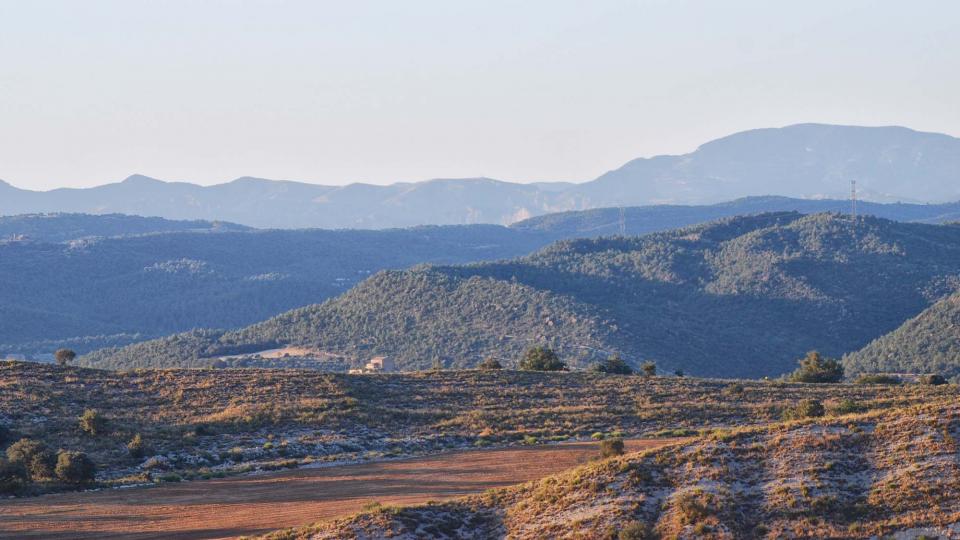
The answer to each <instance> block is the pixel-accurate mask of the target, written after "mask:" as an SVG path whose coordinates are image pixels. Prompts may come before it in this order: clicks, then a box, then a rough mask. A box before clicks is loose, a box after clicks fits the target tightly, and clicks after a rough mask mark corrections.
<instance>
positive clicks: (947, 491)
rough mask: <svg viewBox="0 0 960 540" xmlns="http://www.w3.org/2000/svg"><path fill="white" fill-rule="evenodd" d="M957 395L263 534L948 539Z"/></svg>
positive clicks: (717, 438)
mask: <svg viewBox="0 0 960 540" xmlns="http://www.w3.org/2000/svg"><path fill="white" fill-rule="evenodd" d="M958 426H960V407H958V406H957V404H956V403H955V402H941V403H938V404H936V405H929V406H926V407H913V408H910V409H903V410H897V411H887V412H882V413H874V414H868V415H861V416H845V417H840V418H830V419H819V420H816V421H809V420H808V421H805V422H799V423H787V424H780V425H777V424H774V425H771V426H764V427H762V428H751V429H743V430H737V431H732V432H731V431H718V432H716V433H715V434H713V435H712V436H709V437H703V438H699V439H697V440H695V441H692V442H689V443H685V444H679V445H674V446H669V447H666V448H661V449H656V450H651V451H648V452H642V453H635V454H628V455H625V456H622V457H617V458H613V459H607V460H603V461H599V462H597V463H593V464H589V465H585V466H582V467H578V468H576V469H573V470H571V471H569V472H566V473H561V474H557V475H554V476H551V477H547V478H544V479H542V480H535V481H532V482H528V483H526V484H523V485H520V486H516V487H511V488H501V489H496V490H490V491H487V492H486V493H483V494H481V495H474V496H469V497H464V498H461V499H456V500H453V501H450V502H438V503H433V504H425V505H415V506H407V507H403V506H400V507H376V506H374V507H373V509H372V510H368V511H366V512H363V513H361V514H359V515H356V516H352V517H349V518H345V519H341V520H336V521H332V522H326V523H319V524H317V525H315V526H313V527H305V528H301V529H294V530H287V531H281V532H278V533H275V534H272V535H268V536H266V537H265V538H269V539H272V540H280V539H283V540H294V539H298V540H306V539H309V540H328V539H335V538H336V539H341V538H350V539H368V538H370V539H372V538H387V537H389V538H420V537H429V538H436V539H452V538H517V539H534V538H564V539H577V538H611V539H617V538H619V539H621V540H634V539H636V540H643V539H646V538H688V539H692V538H710V539H728V538H757V539H759V538H818V539H819V538H851V539H852V538H864V539H866V538H916V539H921V538H953V537H954V535H955V531H956V530H957V528H958V526H960V502H958V501H960V481H958V478H960V465H958V463H960V452H958V448H957V444H956V440H957V438H958V437H960V429H958Z"/></svg>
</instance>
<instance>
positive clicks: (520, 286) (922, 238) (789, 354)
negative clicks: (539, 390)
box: [84, 213, 960, 377]
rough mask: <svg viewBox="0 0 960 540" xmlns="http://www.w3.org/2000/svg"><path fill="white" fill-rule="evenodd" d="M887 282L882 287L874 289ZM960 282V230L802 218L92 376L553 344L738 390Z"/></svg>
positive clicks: (163, 353)
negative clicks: (259, 358) (312, 350)
mask: <svg viewBox="0 0 960 540" xmlns="http://www.w3.org/2000/svg"><path fill="white" fill-rule="evenodd" d="M877 268H883V269H884V272H882V273H878V272H877V271H876V269H877ZM958 273H960V226H934V225H919V224H902V223H895V222H890V221H886V220H881V219H876V218H860V220H859V221H858V223H857V226H856V234H854V233H853V230H852V226H851V221H850V219H849V218H848V217H842V216H836V215H827V214H817V215H810V216H802V215H799V214H795V213H781V214H765V215H761V216H753V217H740V218H733V219H727V220H722V221H719V222H715V223H711V224H706V225H701V226H696V227H690V228H686V229H679V230H676V231H670V232H666V233H658V234H652V235H648V236H644V237H632V238H600V239H580V240H567V241H563V242H558V243H556V244H553V245H551V246H549V247H547V248H545V249H543V250H541V251H539V252H537V253H534V254H533V255H530V256H528V257H524V258H521V259H515V260H513V261H502V262H493V263H483V264H475V265H470V266H437V267H421V268H416V269H412V270H409V271H405V272H384V273H380V274H378V275H376V276H374V277H372V278H371V279H369V280H368V281H366V282H364V283H362V284H360V285H359V286H357V287H356V288H354V289H353V290H351V291H349V292H347V293H346V294H344V295H342V296H340V297H337V298H335V299H332V300H329V301H327V302H326V303H324V304H320V305H316V306H310V307H306V308H301V309H299V310H295V311H292V312H289V313H286V314H283V315H280V316H278V317H276V318H273V319H271V320H268V321H265V322H263V323H259V324H256V325H253V326H250V327H248V328H245V329H242V330H239V331H235V332H207V333H194V334H191V335H185V336H173V337H171V338H165V339H163V340H158V341H153V342H147V343H144V344H140V345H135V346H132V347H128V348H125V349H121V350H105V351H100V352H98V353H95V354H92V355H90V356H88V357H87V358H85V359H84V361H85V362H89V363H90V364H92V365H97V366H105V367H131V366H138V365H183V363H185V362H187V363H194V364H201V365H202V364H204V363H206V364H210V363H212V362H213V360H212V359H213V357H216V356H220V355H225V354H232V353H236V352H242V351H255V350H258V349H268V348H272V347H275V346H277V345H305V346H311V347H316V348H318V349H320V350H323V351H327V352H331V353H336V354H341V355H346V356H347V357H352V358H354V359H363V358H366V357H368V356H372V355H375V354H387V355H392V356H394V357H395V358H396V359H397V360H398V362H399V363H400V365H401V366H402V367H404V368H406V369H417V368H420V369H422V368H427V367H430V365H431V364H433V363H434V362H435V361H441V362H443V363H444V365H447V366H453V367H463V366H471V365H475V364H476V363H477V362H478V361H479V360H480V359H481V358H483V357H484V356H487V355H492V356H497V357H500V358H503V359H504V360H505V361H506V362H508V364H509V363H512V362H513V361H515V359H516V358H517V357H519V355H520V353H521V352H522V350H524V349H525V348H527V347H528V346H530V345H531V344H548V345H550V346H552V347H554V348H556V349H557V350H558V351H559V352H560V353H561V354H562V355H563V356H564V357H565V358H566V359H567V360H568V361H570V362H572V363H573V364H574V365H579V366H584V365H586V364H588V363H590V362H592V361H594V360H596V359H597V358H600V357H603V356H605V355H606V354H608V353H610V352H614V351H616V352H620V353H621V354H623V355H624V356H625V357H626V358H627V359H628V360H629V361H632V362H634V363H638V362H639V361H640V360H643V359H654V360H657V361H658V362H660V365H661V368H665V369H670V370H672V369H674V368H681V369H684V370H686V371H687V372H688V373H694V374H700V375H717V376H726V377H758V376H763V375H778V374H780V373H783V372H785V371H787V370H789V369H792V368H793V367H794V365H795V359H796V358H798V357H799V356H801V355H802V354H803V353H804V352H805V351H807V350H810V349H819V350H821V351H822V352H824V353H825V354H828V355H840V354H843V353H844V352H848V351H851V350H856V349H859V348H860V347H862V346H864V345H865V344H866V343H868V342H869V341H870V340H872V339H874V338H876V337H877V336H879V335H882V334H884V333H886V332H889V331H891V330H893V329H894V328H896V327H897V326H899V325H900V324H902V322H903V321H904V320H906V319H907V318H909V317H912V316H914V315H915V314H917V313H919V312H920V311H922V310H923V309H924V308H926V307H927V306H928V305H929V303H930V302H931V301H932V299H934V298H936V297H937V296H938V295H940V294H943V292H944V288H946V287H948V286H950V285H949V280H950V279H951V278H952V277H953V276H956V275H957V274H958Z"/></svg>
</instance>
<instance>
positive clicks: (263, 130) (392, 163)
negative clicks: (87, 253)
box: [0, 0, 960, 190]
mask: <svg viewBox="0 0 960 540" xmlns="http://www.w3.org/2000/svg"><path fill="white" fill-rule="evenodd" d="M957 21H960V2H956V1H955V0H911V1H910V2H902V1H880V0H873V1H867V0H863V1H858V0H843V1H837V0H830V1H820V0H804V1H789V2H788V1H772V0H762V1H761V0H757V1H741V0H726V1H724V2H716V1H684V0H663V1H629V2H628V1H614V0H611V1H605V0H596V1H566V0H549V1H537V0H524V1H520V2H518V1H501V0H481V1H475V2H474V1H467V0H462V1H460V0H437V1H417V0H405V1H403V2H398V1H395V0H390V1H382V2H380V1H363V0H343V1H340V2H326V1H279V0H276V1H266V0H263V1H247V2H243V1H220V0H206V1H201V0H166V1H146V0H116V1H107V0H85V1H83V2H80V1H75V0H69V1H47V0H30V1H23V0H0V179H3V180H5V181H7V182H9V183H11V184H13V185H16V186H18V187H21V188H28V189H43V190H45V189H51V188H55V187H62V186H74V187H82V186H92V185H99V184H104V183H108V182H115V181H119V180H122V179H123V178H125V177H126V176H128V175H130V174H133V173H141V174H146V175H148V176H153V177H156V178H161V179H165V180H186V181H191V182H195V183H199V184H215V183H221V182H225V181H229V180H232V179H234V178H237V177H241V176H256V177H262V178H273V179H291V180H301V181H306V182H314V183H322V184H346V183H351V182H360V181H362V182H370V183H376V184H386V183H391V182H396V181H413V180H423V179H429V178H452V177H476V176H487V177H492V178H498V179H503V180H510V181H519V182H527V181H537V180H570V181H585V180H589V179H592V178H594V177H596V176H598V175H600V174H602V173H603V172H605V171H607V170H610V169H614V168H616V167H619V166H620V165H622V164H623V163H625V162H627V161H629V160H631V159H633V158H637V157H646V156H652V155H658V154H682V153H686V152H690V151H692V150H694V149H695V148H696V147H697V146H698V145H700V144H702V143H704V142H706V141H708V140H711V139H714V138H717V137H721V136H724V135H728V134H730V133H734V132H737V131H741V130H745V129H751V128H758V127H775V126H784V125H789V124H794V123H801V122H824V123H836V124H856V125H903V126H907V127H911V128H914V129H918V130H922V131H936V132H942V133H948V134H951V135H955V136H956V135H960V105H958V104H960V98H958V96H960V31H957Z"/></svg>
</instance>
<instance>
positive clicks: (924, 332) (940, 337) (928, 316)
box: [844, 293, 960, 377]
mask: <svg viewBox="0 0 960 540" xmlns="http://www.w3.org/2000/svg"><path fill="white" fill-rule="evenodd" d="M844 363H845V365H846V367H847V369H849V370H850V371H852V372H894V373H939V374H942V375H945V376H948V377H951V376H957V375H960V293H956V294H953V295H951V296H948V297H946V298H944V299H942V300H940V301H938V302H937V303H935V304H934V305H932V306H930V307H929V308H927V309H926V310H924V311H923V312H922V313H920V314H919V315H917V316H916V317H914V318H912V319H910V320H908V321H907V322H905V323H903V325H902V326H900V327H899V328H897V329H896V330H894V331H893V332H890V333H889V334H886V335H884V336H882V337H879V338H877V339H875V340H873V341H871V342H870V343H869V344H868V345H867V346H866V347H864V348H863V349H861V350H859V351H857V352H854V353H852V354H850V355H847V356H846V357H845V358H844Z"/></svg>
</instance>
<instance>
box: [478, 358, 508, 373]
mask: <svg viewBox="0 0 960 540" xmlns="http://www.w3.org/2000/svg"><path fill="white" fill-rule="evenodd" d="M477 367H479V368H480V369H483V370H487V371H492V370H495V369H503V366H502V365H501V364H500V361H499V360H497V359H496V358H485V359H484V360H483V362H480V365H479V366H477Z"/></svg>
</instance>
